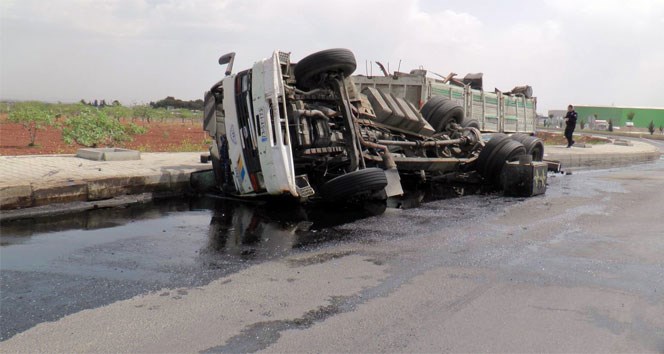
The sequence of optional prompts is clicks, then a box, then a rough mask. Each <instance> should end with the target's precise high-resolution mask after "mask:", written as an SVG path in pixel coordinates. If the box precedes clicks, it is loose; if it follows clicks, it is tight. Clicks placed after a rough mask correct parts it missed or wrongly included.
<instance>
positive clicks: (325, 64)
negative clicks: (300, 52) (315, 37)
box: [293, 48, 357, 89]
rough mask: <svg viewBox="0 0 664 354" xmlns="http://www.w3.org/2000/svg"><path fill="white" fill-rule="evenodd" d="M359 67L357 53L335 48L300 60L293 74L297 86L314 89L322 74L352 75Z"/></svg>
mask: <svg viewBox="0 0 664 354" xmlns="http://www.w3.org/2000/svg"><path fill="white" fill-rule="evenodd" d="M356 67H357V62H356V61H355V55H354V54H353V52H351V51H350V50H348V49H343V48H335V49H328V50H323V51H320V52H316V53H313V54H311V55H309V56H307V57H305V58H303V59H302V60H300V61H299V62H298V63H297V65H295V69H294V72H293V74H294V75H295V80H296V81H297V86H298V87H299V88H302V89H312V88H315V87H317V86H318V84H319V83H320V79H321V77H320V76H321V74H324V73H330V72H335V73H338V72H340V73H342V74H343V75H344V77H348V76H350V75H351V74H352V73H353V72H354V71H355V68H356Z"/></svg>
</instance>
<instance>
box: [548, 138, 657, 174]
mask: <svg viewBox="0 0 664 354" xmlns="http://www.w3.org/2000/svg"><path fill="white" fill-rule="evenodd" d="M544 151H545V155H544V158H545V159H547V160H556V161H560V163H561V165H562V168H563V169H566V170H580V169H602V168H612V167H624V166H630V165H635V164H640V163H651V162H655V161H657V160H659V159H660V158H661V156H662V153H661V152H660V151H659V149H658V148H657V147H656V146H653V145H650V144H647V143H643V142H634V146H617V145H612V144H607V146H602V145H600V146H595V147H593V148H591V149H586V148H575V147H573V148H571V149H566V148H564V147H551V146H545V148H544Z"/></svg>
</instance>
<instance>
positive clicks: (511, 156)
mask: <svg viewBox="0 0 664 354" xmlns="http://www.w3.org/2000/svg"><path fill="white" fill-rule="evenodd" d="M521 155H526V148H525V147H524V146H523V144H521V143H520V142H518V141H515V140H511V139H507V140H506V142H505V143H503V144H502V146H501V147H500V149H498V150H497V151H496V154H495V155H494V156H493V158H492V159H491V160H490V161H489V163H488V164H487V165H486V167H485V170H484V173H483V175H482V176H483V177H484V178H485V179H486V180H487V181H488V182H489V183H491V184H496V183H497V182H499V181H500V172H501V171H502V170H503V167H504V166H505V163H506V162H507V161H516V160H518V159H519V156H521Z"/></svg>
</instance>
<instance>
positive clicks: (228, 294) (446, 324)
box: [0, 160, 664, 352]
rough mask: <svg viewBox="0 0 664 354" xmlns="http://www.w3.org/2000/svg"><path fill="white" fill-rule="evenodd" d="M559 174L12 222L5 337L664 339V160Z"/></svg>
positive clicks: (576, 344) (145, 346) (276, 345)
mask: <svg viewBox="0 0 664 354" xmlns="http://www.w3.org/2000/svg"><path fill="white" fill-rule="evenodd" d="M549 183H550V185H549V189H548V191H547V194H546V195H545V196H541V197H536V198H531V199H514V198H503V197H500V196H486V195H472V196H466V197H461V198H456V199H445V200H438V201H433V202H429V203H426V204H423V205H422V206H420V207H419V208H412V209H387V210H386V211H385V213H383V214H381V215H378V216H369V217H365V218H361V219H356V220H353V219H354V217H352V216H349V215H341V217H340V218H338V219H334V218H331V217H330V214H331V213H330V212H329V211H325V210H317V211H313V212H306V211H304V210H301V209H298V208H295V207H294V206H284V207H280V208H274V207H252V206H246V205H242V206H237V205H229V204H228V203H226V202H216V203H214V205H209V204H196V203H194V204H191V203H190V204H183V203H176V202H171V203H166V204H164V205H159V206H154V207H153V206H151V207H149V208H144V209H136V208H129V209H123V210H117V211H114V212H112V213H110V212H108V211H102V212H98V213H88V214H86V215H85V217H80V218H78V219H77V220H49V221H48V222H44V223H43V224H42V223H31V224H29V225H21V226H20V227H18V226H17V227H15V226H13V225H12V226H11V227H9V226H6V225H3V234H2V247H1V248H0V267H1V268H2V272H0V275H1V278H0V280H1V281H2V282H1V283H0V285H1V288H0V290H1V291H2V294H1V296H2V298H1V300H2V308H1V309H0V314H1V315H2V320H1V321H2V322H1V324H2V331H1V333H2V336H3V337H2V338H3V341H2V342H0V351H1V352H14V351H19V352H80V351H86V352H256V351H268V352H294V351H297V352H313V351H315V352H535V351H537V352H664V256H663V254H664V231H662V230H664V221H663V220H664V210H663V209H662V207H661V206H662V200H664V160H660V161H659V162H658V163H657V164H650V165H641V166H636V167H633V168H624V169H614V170H603V171H588V172H579V173H575V174H573V175H569V176H563V175H555V176H550V178H549ZM197 203H198V202H197ZM368 213H370V211H368ZM336 214H338V213H336V211H335V215H336ZM342 214H344V213H342ZM365 216H366V215H365ZM72 228H73V229H72ZM44 230H56V231H54V232H48V233H45V232H44ZM57 230H60V231H57Z"/></svg>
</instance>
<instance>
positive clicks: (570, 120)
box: [565, 111, 576, 127]
mask: <svg viewBox="0 0 664 354" xmlns="http://www.w3.org/2000/svg"><path fill="white" fill-rule="evenodd" d="M565 118H567V122H566V123H565V125H566V126H568V127H574V126H576V111H571V112H567V115H566V116H565Z"/></svg>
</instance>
